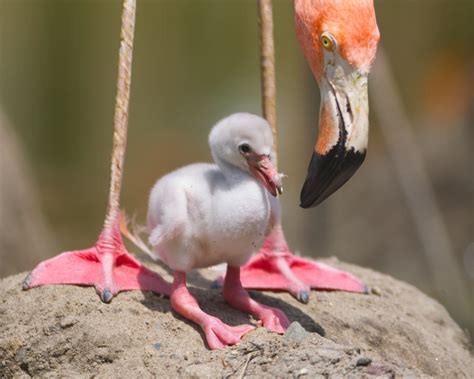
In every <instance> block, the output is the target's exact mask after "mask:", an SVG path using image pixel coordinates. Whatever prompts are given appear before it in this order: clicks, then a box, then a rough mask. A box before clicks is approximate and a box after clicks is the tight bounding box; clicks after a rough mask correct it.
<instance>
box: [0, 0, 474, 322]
mask: <svg viewBox="0 0 474 379" xmlns="http://www.w3.org/2000/svg"><path fill="white" fill-rule="evenodd" d="M375 6H376V12H377V18H378V24H379V28H380V30H381V34H382V46H383V49H384V51H385V53H386V56H387V59H388V60H389V62H390V66H391V68H392V70H393V72H392V73H393V75H394V78H395V79H396V83H397V88H398V90H399V94H400V97H401V100H402V104H403V106H404V107H405V108H406V111H407V112H408V118H409V120H410V121H411V124H412V126H413V129H414V133H415V136H416V143H417V149H418V150H419V151H420V152H421V154H422V156H423V159H424V163H425V168H426V171H427V174H428V175H429V178H430V180H431V184H432V189H433V190H434V193H435V199H436V205H437V206H438V207H439V209H440V210H441V216H442V220H443V222H444V225H445V226H446V232H447V235H448V236H449V239H450V241H451V244H452V249H451V250H452V251H451V252H448V251H447V252H446V254H451V255H450V259H452V260H453V261H455V263H456V264H457V265H458V266H459V267H460V271H459V275H456V276H461V277H462V278H461V280H462V282H463V283H464V284H463V285H464V286H465V289H466V290H467V293H468V298H463V299H460V303H461V305H462V302H466V301H467V302H468V303H469V302H470V304H469V305H468V306H467V307H464V308H467V309H468V310H467V311H466V309H463V307H462V306H461V307H457V306H455V305H454V306H452V305H451V304H450V302H449V301H448V300H449V299H450V298H454V297H456V296H458V294H457V293H449V291H448V289H447V288H446V289H443V288H439V287H436V286H435V285H434V279H433V275H434V274H436V273H433V272H432V271H430V269H429V266H430V265H429V262H428V261H429V260H430V258H429V256H430V255H429V254H430V252H429V251H428V252H426V251H425V252H423V251H422V250H423V248H424V247H423V245H422V243H421V242H420V240H421V239H420V235H419V232H418V231H417V228H416V227H415V224H414V222H413V217H412V212H410V209H409V206H408V205H407V202H406V200H405V197H404V196H403V192H402V190H401V186H400V183H399V178H398V177H397V175H396V171H395V169H394V166H393V162H392V160H391V159H390V158H389V156H390V154H389V152H388V151H387V150H388V147H387V146H388V144H387V141H386V137H385V135H384V134H383V133H381V128H380V125H379V122H380V120H378V118H377V117H375V115H374V113H373V112H372V114H371V137H370V146H369V152H368V156H367V159H366V162H365V163H364V165H363V166H362V168H361V169H360V170H359V172H358V173H357V174H356V175H355V176H354V177H353V179H352V180H351V181H350V182H349V183H348V184H347V185H346V186H344V187H343V189H341V190H340V191H338V192H337V193H336V194H335V195H333V196H332V197H330V198H329V199H328V200H327V201H325V202H324V203H323V204H322V205H321V206H319V207H318V208H316V209H311V210H302V209H300V208H299V207H298V203H299V202H298V200H299V191H300V188H301V185H302V183H303V180H304V178H305V173H306V168H307V163H308V160H309V157H310V155H311V151H312V148H313V146H314V140H315V136H316V133H317V118H318V110H319V91H318V88H317V85H316V82H315V80H314V79H313V78H312V76H311V74H310V72H309V69H308V67H307V64H306V62H305V61H304V59H303V56H302V54H301V51H300V48H299V46H298V45H297V41H296V38H295V33H294V25H293V9H292V8H293V6H292V1H290V0H274V18H275V19H274V23H275V46H276V53H277V90H278V116H279V133H280V152H279V153H280V159H279V162H280V170H281V171H282V172H284V173H285V174H286V175H288V178H287V179H286V180H285V194H284V195H283V197H282V198H281V200H282V203H283V209H284V228H285V232H286V235H287V237H288V240H289V242H290V245H291V246H292V247H293V249H294V250H297V251H299V252H301V253H302V254H305V255H311V256H315V257H324V256H331V255H335V256H337V257H338V258H339V259H341V260H344V261H349V262H353V263H357V264H359V265H363V266H367V267H371V268H373V269H375V270H380V271H382V272H386V273H389V274H391V275H393V276H395V277H396V278H399V279H402V280H405V281H408V282H410V283H412V284H414V285H416V286H417V287H419V288H421V289H422V290H423V291H425V292H426V293H428V294H430V295H432V296H434V297H436V298H437V299H439V300H440V301H442V302H443V303H445V304H447V305H448V307H449V311H450V312H451V314H452V315H453V316H454V317H455V318H456V319H457V320H458V321H459V322H460V323H461V325H462V326H463V327H466V328H469V329H471V330H474V314H473V313H472V301H473V281H474V242H473V240H474V238H473V235H474V199H473V193H474V170H473V154H472V151H473V148H474V144H473V141H474V138H473V137H474V135H473V134H474V133H473V124H474V1H472V0H449V1H448V0H399V1H383V0H379V1H377V0H376V1H375ZM120 14H121V2H120V1H118V0H117V1H116V0H114V1H112V0H0V108H1V109H2V113H3V115H2V116H1V119H0V132H1V133H0V158H1V159H0V258H1V261H0V276H5V275H9V274H13V273H17V272H20V271H23V270H28V269H31V268H32V267H33V266H34V265H35V264H36V263H37V262H39V261H40V260H41V259H44V258H45V257H49V256H53V255H55V254H57V253H58V252H60V251H63V250H68V249H75V248H84V247H87V246H90V245H91V244H92V243H93V242H94V241H95V238H96V237H97V234H98V233H99V231H100V229H101V226H102V222H103V218H104V214H105V207H106V200H107V190H108V182H109V158H110V152H111V142H112V138H111V137H112V123H113V111H114V97H115V82H116V72H117V53H118V41H119V38H118V37H119V30H120ZM256 16H257V12H256V2H255V1H253V0H225V1H224V0H138V8H137V26H136V38H135V52H134V62H133V63H134V66H133V80H132V98H131V108H130V122H129V140H128V150H127V156H126V165H125V178H124V186H123V192H122V206H123V207H124V208H126V210H127V212H128V213H136V214H137V216H138V219H139V220H144V217H145V213H146V206H147V197H148V191H149V189H150V188H151V186H152V185H153V183H154V181H155V180H156V179H157V178H158V177H160V176H161V175H163V174H165V173H166V172H168V171H170V170H173V169H175V168H177V167H179V166H181V165H185V164H188V163H191V162H196V161H209V160H210V154H209V151H208V146H207V134H208V132H209V129H210V127H211V126H212V125H213V124H214V123H215V122H216V121H217V120H219V119H220V118H222V117H224V116H226V115H228V114H230V113H232V112H237V111H248V112H254V113H257V114H260V83H259V69H258V67H259V66H258V65H259V62H258V38H257V36H258V32H257V22H256ZM376 101H378V100H377V98H372V99H371V102H372V104H371V105H373V102H376ZM389 116H392V115H389ZM394 117H396V115H394ZM420 194H421V196H422V195H423V194H422V192H420ZM435 276H436V275H435ZM469 307H471V308H470V310H469Z"/></svg>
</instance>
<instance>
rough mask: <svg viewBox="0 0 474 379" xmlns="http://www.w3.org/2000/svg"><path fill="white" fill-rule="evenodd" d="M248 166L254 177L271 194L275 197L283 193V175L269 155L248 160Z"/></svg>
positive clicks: (251, 157)
mask: <svg viewBox="0 0 474 379" xmlns="http://www.w3.org/2000/svg"><path fill="white" fill-rule="evenodd" d="M247 162H248V166H249V169H250V172H251V173H252V175H253V176H254V177H255V178H256V179H257V180H258V181H259V182H260V183H262V185H263V186H264V187H265V188H266V189H267V191H268V192H270V193H271V194H272V195H273V196H275V197H276V196H277V195H281V194H282V193H283V186H282V181H281V175H280V174H279V173H278V172H277V170H276V169H275V166H274V165H273V163H272V162H271V160H270V157H269V156H268V155H256V154H255V155H252V156H249V157H248V158H247Z"/></svg>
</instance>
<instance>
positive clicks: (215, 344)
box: [171, 271, 254, 350]
mask: <svg viewBox="0 0 474 379" xmlns="http://www.w3.org/2000/svg"><path fill="white" fill-rule="evenodd" d="M171 306H172V307H173V309H174V310H175V311H176V312H178V313H179V314H180V315H181V316H183V317H185V318H187V319H189V320H191V321H193V322H195V323H196V324H198V325H199V326H200V327H201V328H202V330H203V331H204V334H205V335H206V340H207V344H208V345H209V347H210V348H211V349H212V350H217V349H221V348H223V347H225V346H227V345H235V344H236V343H237V342H239V341H240V340H241V339H242V336H243V335H244V334H246V333H248V332H250V331H251V330H253V329H254V327H253V326H251V325H239V326H229V325H227V324H224V323H223V322H222V321H221V320H219V319H218V318H216V317H213V316H210V315H208V314H207V313H205V312H204V311H203V310H202V309H201V308H200V307H199V304H198V303H197V301H196V299H195V298H194V297H193V296H192V295H191V294H190V293H189V290H188V288H187V287H186V273H184V272H180V271H176V272H175V273H174V282H173V287H172V290H171Z"/></svg>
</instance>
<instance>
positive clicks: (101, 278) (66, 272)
mask: <svg viewBox="0 0 474 379" xmlns="http://www.w3.org/2000/svg"><path fill="white" fill-rule="evenodd" d="M47 284H75V285H82V286H94V287H95V289H96V291H97V293H98V294H99V296H100V298H101V299H102V301H103V302H105V303H109V302H110V301H111V300H112V298H113V297H114V296H115V295H116V294H117V293H119V292H121V291H130V290H142V291H153V292H156V293H159V294H162V295H169V294H170V293H171V286H170V285H169V284H168V283H167V282H165V280H164V279H163V278H161V276H160V275H158V274H157V273H155V272H153V271H151V270H149V269H147V268H146V267H144V266H143V265H142V264H141V263H140V262H139V261H138V260H137V259H135V258H134V257H133V256H132V255H130V254H129V253H128V252H127V250H126V249H125V246H124V244H123V241H122V238H121V236H120V231H119V226H118V221H117V222H116V223H114V224H112V226H110V227H105V228H104V230H103V231H102V233H101V234H100V236H99V239H98V241H97V242H96V244H95V246H93V247H91V248H89V249H85V250H77V251H68V252H65V253H62V254H60V255H58V256H56V257H54V258H51V259H48V260H46V261H44V262H42V263H40V264H39V265H38V266H37V267H36V268H35V269H34V270H33V271H32V272H31V273H30V274H29V275H28V276H27V277H26V279H25V280H24V282H23V289H25V290H26V289H30V288H33V287H38V286H43V285H47Z"/></svg>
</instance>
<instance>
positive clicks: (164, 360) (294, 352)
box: [0, 259, 474, 378]
mask: <svg viewBox="0 0 474 379" xmlns="http://www.w3.org/2000/svg"><path fill="white" fill-rule="evenodd" d="M325 262H326V263H329V264H332V265H334V266H336V267H339V268H342V269H345V270H348V271H350V272H352V273H354V274H356V275H358V276H359V277H361V278H362V279H363V280H364V281H365V282H366V283H367V285H368V286H369V287H371V288H372V292H371V294H369V295H358V294H350V293H343V292H315V291H313V292H312V294H311V300H310V302H309V304H307V305H304V304H301V303H299V302H297V301H296V300H295V299H293V298H292V297H291V296H290V295H288V294H286V293H271V292H264V293H261V292H253V296H254V298H256V299H257V300H259V301H261V302H262V303H265V304H268V305H272V306H276V307H279V308H281V309H282V310H284V311H285V312H286V314H287V315H288V317H289V319H290V320H291V321H292V322H293V324H292V325H291V327H290V329H289V331H288V332H287V333H286V335H283V336H281V335H276V334H273V333H269V332H267V331H266V330H265V329H263V328H258V329H256V330H255V331H252V332H250V333H249V334H247V335H246V336H245V338H244V339H243V341H242V342H241V343H240V344H238V345H236V346H232V347H228V348H226V349H223V350H221V351H217V352H212V351H209V350H208V349H207V347H206V345H205V343H204V342H203V335H202V333H201V332H200V330H199V329H198V328H196V327H195V326H194V325H192V324H190V323H188V322H186V321H184V320H183V319H182V318H181V317H180V316H177V315H176V314H174V313H173V312H172V311H171V310H170V302H169V300H168V299H165V298H160V297H159V296H157V295H154V294H152V293H141V292H129V293H121V294H119V295H118V296H117V297H116V298H115V299H114V300H113V301H112V303H111V304H103V303H101V302H100V301H99V298H98V296H97V295H96V293H95V291H94V289H93V288H81V287H74V286H49V287H43V288H35V289H31V290H29V291H22V290H21V282H22V280H23V278H24V277H25V275H26V273H23V274H19V275H16V276H12V277H8V278H6V279H3V280H0V378H10V377H18V378H23V377H25V378H26V377H30V376H32V377H48V378H52V377H63V378H64V377H66V378H69V377H74V378H75V377H81V378H82V377H84V378H88V377H98V378H135V377H141V378H151V377H186V378H208V377H209V378H210V377H212V378H215V377H226V378H242V377H250V378H252V377H253V378H262V377H295V378H296V377H318V376H322V377H352V378H359V377H362V378H368V377H382V378H385V377H387V378H390V377H405V376H409V377H420V376H432V377H442V378H456V377H458V378H469V377H473V376H474V355H473V349H472V345H471V344H470V341H469V337H468V336H467V335H466V334H465V333H464V332H463V331H462V330H461V329H460V328H459V327H458V326H457V325H456V324H455V322H454V321H453V320H452V319H451V317H450V316H449V314H448V313H447V312H446V310H445V309H444V308H443V307H442V306H441V305H440V304H439V303H437V302H436V301H434V300H432V299H430V298H429V297H427V296H426V295H424V294H423V293H421V292H420V291H418V290H417V289H416V288H414V287H412V286H410V285H408V284H405V283H402V282H399V281H397V280H395V279H393V278H391V277H389V276H387V275H383V274H380V273H377V272H374V271H371V270H368V269H363V268H360V267H357V266H354V265H349V264H343V263H340V262H338V261H337V260H335V259H331V260H325ZM149 266H150V267H152V268H153V269H156V270H157V271H159V272H160V273H164V274H165V276H167V278H169V275H168V274H166V273H165V272H164V271H163V269H162V268H161V267H160V266H157V265H154V264H152V263H150V264H149ZM214 276H215V272H212V271H209V270H203V271H200V272H199V273H195V274H194V275H192V276H190V278H189V282H190V287H191V290H192V292H193V294H194V295H195V296H196V297H197V298H198V300H199V302H200V304H201V306H202V307H203V309H204V310H205V311H207V312H208V313H210V314H213V315H216V316H218V317H220V318H221V319H222V320H224V321H225V322H227V323H229V324H231V325H237V324H242V323H249V322H251V323H252V322H253V323H255V321H254V320H252V319H251V318H249V316H248V315H246V314H243V313H241V312H239V311H236V310H233V309H232V308H230V307H229V306H227V305H226V304H225V303H224V301H223V299H222V297H221V295H220V291H219V290H217V289H209V286H210V278H212V277H214Z"/></svg>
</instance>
